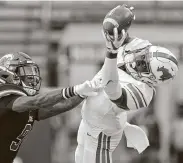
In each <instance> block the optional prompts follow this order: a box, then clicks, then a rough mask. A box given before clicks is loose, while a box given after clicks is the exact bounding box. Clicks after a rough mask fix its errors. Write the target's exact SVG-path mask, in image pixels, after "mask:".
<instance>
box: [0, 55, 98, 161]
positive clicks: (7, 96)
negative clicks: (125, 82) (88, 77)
mask: <svg viewBox="0 0 183 163" xmlns="http://www.w3.org/2000/svg"><path fill="white" fill-rule="evenodd" d="M93 84H95V83H92V82H90V81H86V82H84V83H83V84H80V85H76V86H73V87H68V88H64V89H61V88H58V89H56V90H52V91H49V92H45V93H43V94H39V89H40V86H41V77H40V72H39V67H38V65H37V64H36V63H34V62H33V61H32V59H31V58H30V57H29V56H28V55H27V54H25V53H22V52H18V53H13V54H6V55H5V56H3V57H2V58H1V59H0V131H1V134H0V162H1V163H12V162H13V159H14V158H15V156H16V154H17V152H18V150H19V147H20V145H21V143H22V141H23V139H24V138H25V136H26V135H27V134H28V133H29V131H31V130H32V128H33V124H34V121H35V120H42V119H45V118H49V117H51V116H54V115H57V114H59V113H62V112H65V111H68V110H71V109H72V108H74V107H75V106H77V105H78V104H79V103H81V102H82V101H83V99H84V98H83V96H88V95H95V94H96V89H95V88H94V87H95V85H93Z"/></svg>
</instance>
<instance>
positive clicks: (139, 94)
mask: <svg viewBox="0 0 183 163" xmlns="http://www.w3.org/2000/svg"><path fill="white" fill-rule="evenodd" d="M116 12H117V14H118V18H119V17H120V15H119V13H123V14H124V15H122V18H121V19H122V20H121V23H123V28H122V30H121V31H119V29H118V27H119V25H116V24H117V23H116V21H115V20H112V21H111V18H112V17H111V18H110V19H108V20H106V19H107V18H105V19H104V22H106V21H111V22H112V23H114V26H115V27H114V29H113V32H112V33H110V32H108V31H105V29H104V30H103V33H104V38H105V42H106V47H107V48H106V49H107V53H106V57H105V61H104V65H103V67H102V69H101V70H100V71H99V73H98V74H97V75H96V76H95V77H94V79H93V80H101V82H102V83H103V84H104V85H105V89H104V90H101V91H100V92H99V93H98V95H97V96H94V97H88V98H87V99H85V101H84V103H83V106H82V111H81V113H82V121H81V123H80V126H79V130H78V137H77V142H78V146H77V148H76V151H75V162H76V163H86V162H87V163H111V162H112V153H113V151H114V150H115V149H116V147H117V146H118V144H119V142H120V140H121V137H122V134H123V132H124V134H125V136H126V139H127V146H128V147H133V148H135V149H136V150H137V151H138V152H139V153H141V152H143V151H144V150H145V149H146V148H147V147H148V146H149V142H148V139H147V136H146V134H145V132H143V130H142V129H141V128H139V127H138V126H134V125H131V124H129V123H127V112H128V111H129V110H137V109H141V108H144V107H148V105H149V103H150V102H151V100H152V98H153V96H154V95H155V88H154V86H157V85H160V84H163V83H166V82H169V81H171V80H172V79H173V78H174V77H175V75H176V73H177V71H178V63H177V59H176V58H175V56H174V55H173V54H172V53H171V52H170V51H169V50H168V49H165V48H163V47H159V46H153V45H152V44H151V43H150V42H149V41H147V40H142V39H139V38H131V37H130V36H129V35H128V32H127V31H128V28H129V27H130V25H131V22H132V21H133V18H134V14H133V13H132V11H131V9H130V8H128V7H126V6H120V7H117V8H115V9H113V10H111V12H109V13H110V14H111V15H114V14H116ZM114 17H115V15H114ZM123 20H124V21H123Z"/></svg>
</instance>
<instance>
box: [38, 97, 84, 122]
mask: <svg viewBox="0 0 183 163" xmlns="http://www.w3.org/2000/svg"><path fill="white" fill-rule="evenodd" d="M83 100H84V99H83V98H81V97H79V96H75V97H71V98H69V99H67V100H62V101H61V102H59V103H57V104H56V105H54V106H52V107H48V108H44V109H40V110H38V116H37V118H38V120H43V119H46V118H50V117H52V116H55V115H58V114H61V113H63V112H67V111H69V110H71V109H73V108H75V107H76V106H78V105H79V104H80V103H81V102H82V101H83Z"/></svg>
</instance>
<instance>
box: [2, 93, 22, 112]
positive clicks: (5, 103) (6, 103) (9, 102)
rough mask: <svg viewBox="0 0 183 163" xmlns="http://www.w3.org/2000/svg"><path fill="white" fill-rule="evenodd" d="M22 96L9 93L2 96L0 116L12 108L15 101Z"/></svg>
mask: <svg viewBox="0 0 183 163" xmlns="http://www.w3.org/2000/svg"><path fill="white" fill-rule="evenodd" d="M18 97H20V95H8V96H4V97H1V98H0V116H1V115H2V114H4V113H6V112H8V111H11V110H12V106H13V102H14V101H15V100H16V99H17V98H18Z"/></svg>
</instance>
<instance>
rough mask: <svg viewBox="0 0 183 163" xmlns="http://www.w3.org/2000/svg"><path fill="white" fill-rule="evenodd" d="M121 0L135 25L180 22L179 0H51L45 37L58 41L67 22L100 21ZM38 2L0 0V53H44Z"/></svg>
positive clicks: (182, 7) (181, 4) (181, 7)
mask: <svg viewBox="0 0 183 163" xmlns="http://www.w3.org/2000/svg"><path fill="white" fill-rule="evenodd" d="M122 3H125V4H128V5H133V6H134V7H135V11H134V12H135V14H136V17H137V19H136V21H135V23H137V24H141V23H143V24H144V23H150V24H153V23H158V24H183V2H182V1H170V2H169V1H141V2H140V1H129V2H127V1H123V2H120V1H100V2H97V1H81V2H78V1H77V2H75V1H60V2H59V1H58V2H57V1H53V2H52V13H51V22H50V29H51V31H50V33H49V36H50V37H49V39H50V40H51V41H58V40H59V39H60V37H61V36H60V35H61V34H60V31H61V29H62V28H63V27H64V26H65V25H66V24H67V23H70V22H101V21H102V19H103V17H104V16H105V14H106V13H107V12H108V11H109V10H110V9H111V8H113V7H114V6H116V5H119V4H122ZM42 4H43V2H40V1H26V2H22V1H20V2H19V1H1V3H0V54H4V53H6V52H9V51H17V50H19V51H20V50H22V51H25V52H26V51H29V53H30V54H32V55H44V54H45V53H46V51H47V40H46V39H45V34H44V28H43V27H42V18H41V16H42V6H43V5H42ZM45 14H46V13H45Z"/></svg>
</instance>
